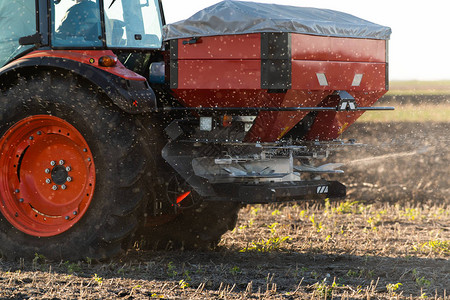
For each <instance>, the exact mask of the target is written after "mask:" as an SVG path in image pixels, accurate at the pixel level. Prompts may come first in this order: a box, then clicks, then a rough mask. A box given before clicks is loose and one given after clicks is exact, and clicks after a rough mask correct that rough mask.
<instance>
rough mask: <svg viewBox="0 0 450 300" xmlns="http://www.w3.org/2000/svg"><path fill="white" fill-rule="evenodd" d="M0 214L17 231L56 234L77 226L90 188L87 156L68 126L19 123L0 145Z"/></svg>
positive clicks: (47, 119) (36, 119)
mask: <svg viewBox="0 0 450 300" xmlns="http://www.w3.org/2000/svg"><path fill="white" fill-rule="evenodd" d="M0 150H1V151H2V156H1V158H0V167H1V168H2V170H7V174H3V176H0V184H1V187H0V194H1V197H2V199H1V206H0V210H1V212H2V213H3V215H4V216H5V218H7V219H8V221H9V222H10V223H11V224H12V225H14V226H15V227H16V228H17V229H19V230H21V231H23V232H25V233H27V234H30V235H35V236H53V235H57V234H60V233H62V232H64V231H66V230H68V229H69V228H70V227H72V226H73V225H74V224H75V223H76V222H78V221H79V220H80V218H81V217H82V216H83V214H84V213H85V212H86V210H87V208H88V206H89V204H90V202H91V200H92V197H93V193H94V188H95V165H94V162H93V159H92V153H91V151H90V149H89V146H88V144H87V142H86V141H85V140H84V138H83V136H82V135H81V133H80V132H79V131H78V130H77V129H76V128H75V127H73V126H72V125H70V124H69V123H68V122H66V121H64V120H62V119H60V118H57V117H54V116H46V115H38V116H32V117H28V118H25V119H23V120H21V121H19V122H17V123H16V124H15V125H14V126H13V127H11V128H10V129H9V130H8V131H7V132H6V133H5V134H4V135H3V137H2V138H1V140H0Z"/></svg>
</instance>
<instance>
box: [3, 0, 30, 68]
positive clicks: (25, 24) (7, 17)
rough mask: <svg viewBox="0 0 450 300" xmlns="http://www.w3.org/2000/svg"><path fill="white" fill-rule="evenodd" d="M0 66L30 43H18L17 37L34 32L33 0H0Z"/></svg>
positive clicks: (26, 47) (25, 49)
mask: <svg viewBox="0 0 450 300" xmlns="http://www.w3.org/2000/svg"><path fill="white" fill-rule="evenodd" d="M0 28H1V30H0V67H2V66H4V65H5V64H6V63H7V62H9V61H10V60H12V59H14V58H15V57H16V56H18V55H19V54H20V53H22V52H24V51H27V50H28V49H31V48H32V47H33V46H32V45H27V46H22V45H19V39H20V38H21V37H23V36H28V35H32V34H35V33H36V6H35V1H29V0H0Z"/></svg>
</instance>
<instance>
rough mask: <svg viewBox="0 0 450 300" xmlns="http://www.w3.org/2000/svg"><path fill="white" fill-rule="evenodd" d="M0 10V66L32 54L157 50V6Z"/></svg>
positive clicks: (137, 0)
mask: <svg viewBox="0 0 450 300" xmlns="http://www.w3.org/2000/svg"><path fill="white" fill-rule="evenodd" d="M0 8H1V10H0V14H1V15H0V25H2V28H4V29H5V28H6V29H9V30H2V32H1V33H0V66H4V65H5V64H6V63H7V62H9V61H11V60H13V59H14V58H17V57H19V56H21V55H23V54H24V53H25V52H27V51H29V50H31V49H33V48H34V49H36V48H40V49H45V48H50V49H97V50H100V49H118V50H120V49H122V50H125V51H127V50H130V49H134V50H140V51H142V50H144V51H145V50H152V49H153V50H154V49H161V48H162V26H163V24H164V17H163V13H162V6H161V3H160V1H158V0H52V1H48V2H47V1H36V2H35V1H25V0H14V1H0ZM33 20H36V21H35V22H34V21H33Z"/></svg>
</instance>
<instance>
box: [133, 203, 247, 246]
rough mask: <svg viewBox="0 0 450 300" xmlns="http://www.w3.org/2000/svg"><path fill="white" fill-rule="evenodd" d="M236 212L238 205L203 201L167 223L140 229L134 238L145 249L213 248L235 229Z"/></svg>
mask: <svg viewBox="0 0 450 300" xmlns="http://www.w3.org/2000/svg"><path fill="white" fill-rule="evenodd" d="M239 209H240V204H239V203H234V202H207V201H205V202H202V203H201V204H200V205H199V207H197V208H191V209H187V210H184V211H182V212H181V213H180V214H179V215H178V216H177V217H176V218H175V219H174V220H172V221H170V222H168V223H165V224H162V225H159V226H154V227H146V228H143V229H141V230H140V232H139V235H137V236H138V237H140V238H141V241H142V244H143V245H144V247H143V248H147V249H181V250H209V249H214V248H215V247H216V246H217V244H218V243H219V242H220V239H221V237H222V235H223V234H224V233H226V232H227V231H229V230H233V228H234V227H235V226H236V222H237V219H238V213H239Z"/></svg>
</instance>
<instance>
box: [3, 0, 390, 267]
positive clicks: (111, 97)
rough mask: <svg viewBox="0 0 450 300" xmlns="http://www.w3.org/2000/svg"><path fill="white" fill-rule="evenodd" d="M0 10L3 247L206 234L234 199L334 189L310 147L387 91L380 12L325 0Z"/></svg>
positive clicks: (59, 2) (30, 4)
mask: <svg viewBox="0 0 450 300" xmlns="http://www.w3.org/2000/svg"><path fill="white" fill-rule="evenodd" d="M0 25H1V27H2V32H1V33H0V67H1V69H0V78H1V81H0V88H1V94H0V137H1V139H0V151H1V156H0V168H1V171H0V184H1V187H0V212H1V214H0V252H1V254H2V255H3V256H4V257H7V258H12V259H14V258H18V257H32V256H34V255H35V253H38V254H42V255H44V256H46V257H48V258H52V259H61V258H64V259H83V258H86V257H91V258H97V259H103V258H108V257H112V256H114V255H116V254H118V253H119V252H120V251H122V250H123V249H126V248H127V247H129V245H130V243H131V242H133V241H142V244H143V245H146V246H147V247H154V248H157V247H163V248H164V247H178V248H179V247H184V248H206V247H210V246H213V245H215V244H216V243H217V242H218V241H219V240H220V237H221V235H222V234H223V233H225V232H226V231H227V230H230V229H232V228H233V227H234V226H235V223H236V219H237V213H238V210H239V208H240V207H241V205H245V204H254V203H274V202H283V201H300V200H305V199H323V198H339V197H344V196H345V193H346V192H345V186H344V185H342V184H341V183H339V182H337V181H328V180H326V179H324V178H325V176H324V174H325V175H329V174H337V173H342V171H341V170H337V168H338V167H339V166H340V165H339V164H333V163H325V164H324V163H322V164H320V163H319V162H321V161H323V160H324V159H325V158H327V157H328V154H329V152H330V151H332V150H333V149H335V148H337V147H351V146H352V144H353V143H352V142H344V141H341V140H338V137H339V136H340V134H341V133H342V132H343V131H344V130H345V129H346V128H347V127H348V126H349V125H351V124H352V123H353V122H355V121H356V119H357V118H358V117H359V116H360V115H361V114H362V113H363V112H364V111H365V110H374V109H391V108H388V107H385V108H380V107H378V108H374V107H372V105H373V104H374V103H375V102H376V100H377V99H379V98H380V97H381V96H382V95H383V94H384V93H385V92H386V91H387V89H388V76H387V70H388V67H387V40H388V39H389V34H390V29H389V28H387V27H383V26H380V25H376V24H373V23H370V22H367V21H364V20H361V19H359V18H356V17H354V16H351V15H347V14H344V13H339V12H335V11H329V10H320V9H312V8H298V7H285V6H278V5H269V4H258V3H250V2H241V1H223V2H221V3H219V4H217V5H214V6H212V7H210V8H207V9H205V10H204V11H202V12H199V13H198V14H196V15H194V16H193V17H191V18H190V19H187V20H185V21H182V22H178V23H175V24H171V25H166V26H164V25H165V21H164V16H163V11H162V4H161V1H158V0H145V1H144V0H81V1H80V0H77V1H73V0H52V1H47V0H36V1H26V0H14V1H6V0H0ZM163 36H164V37H163ZM349 149H351V148H349Z"/></svg>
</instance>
